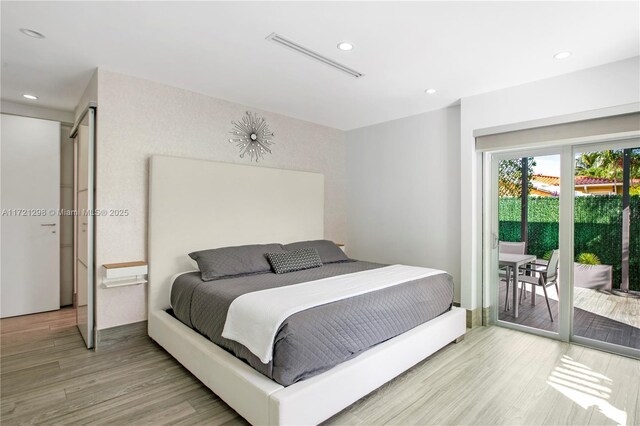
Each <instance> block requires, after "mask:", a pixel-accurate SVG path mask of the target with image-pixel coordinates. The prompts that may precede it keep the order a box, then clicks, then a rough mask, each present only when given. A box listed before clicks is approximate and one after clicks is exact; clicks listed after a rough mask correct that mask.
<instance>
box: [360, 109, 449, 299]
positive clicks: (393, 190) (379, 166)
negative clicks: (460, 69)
mask: <svg viewBox="0 0 640 426" xmlns="http://www.w3.org/2000/svg"><path fill="white" fill-rule="evenodd" d="M459 141H460V108H459V107H450V108H446V109H441V110H437V111H433V112H428V113H425V114H420V115H416V116H412V117H407V118H403V119H399V120H394V121H390V122H387V123H382V124H378V125H374V126H369V127H364V128H361V129H357V130H353V131H350V132H348V133H347V147H348V148H347V163H348V172H347V176H348V217H349V232H348V241H349V244H348V246H347V253H348V254H349V256H351V257H354V258H357V259H362V260H369V261H374V262H382V263H404V264H409V265H418V266H427V267H433V268H438V269H444V270H446V271H448V272H449V273H451V275H452V276H453V278H454V282H455V289H456V291H455V300H456V301H458V300H460V299H459V294H460V197H459V188H460V143H459Z"/></svg>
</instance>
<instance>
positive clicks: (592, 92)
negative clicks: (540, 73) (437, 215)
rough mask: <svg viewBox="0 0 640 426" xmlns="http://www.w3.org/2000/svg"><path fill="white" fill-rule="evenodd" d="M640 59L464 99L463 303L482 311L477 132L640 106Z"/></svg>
mask: <svg viewBox="0 0 640 426" xmlns="http://www.w3.org/2000/svg"><path fill="white" fill-rule="evenodd" d="M639 76H640V58H638V57H635V58H631V59H627V60H624V61H619V62H614V63H611V64H606V65H602V66H599V67H595V68H590V69H586V70H582V71H578V72H574V73H570V74H565V75H561V76H558V77H554V78H549V79H545V80H540V81H536V82H533V83H528V84H523V85H520V86H516V87H511V88H507V89H503V90H498V91H494V92H490V93H485V94H481V95H476V96H471V97H467V98H463V99H462V101H461V124H460V127H461V131H460V132H461V133H460V136H461V137H460V154H461V156H460V169H461V172H460V177H461V180H460V207H461V212H462V215H461V219H462V220H461V235H460V242H461V253H460V258H461V262H462V263H461V272H462V274H461V282H462V287H461V291H462V292H461V303H462V306H463V307H465V308H467V309H475V308H477V307H480V306H482V291H481V288H482V287H481V286H482V246H481V244H482V241H481V239H482V190H481V182H482V163H481V156H480V155H479V154H477V153H476V151H475V139H474V137H473V131H474V130H476V129H482V128H487V127H493V126H501V125H507V124H513V123H519V122H523V121H530V120H537V119H542V118H549V117H555V116H560V115H566V114H574V113H579V112H584V111H590V110H595V109H602V108H609V107H616V106H620V105H626V104H630V103H633V102H638V101H640V78H639Z"/></svg>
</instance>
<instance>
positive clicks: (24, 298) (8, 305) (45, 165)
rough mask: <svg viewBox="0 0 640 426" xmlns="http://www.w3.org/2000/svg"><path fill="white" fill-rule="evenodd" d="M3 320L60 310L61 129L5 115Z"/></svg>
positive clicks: (3, 161) (2, 198)
mask: <svg viewBox="0 0 640 426" xmlns="http://www.w3.org/2000/svg"><path fill="white" fill-rule="evenodd" d="M1 164H2V173H1V175H2V183H1V187H2V196H1V200H2V201H1V203H2V206H1V208H2V221H1V234H2V238H1V242H2V244H1V259H2V261H1V263H2V268H1V269H2V272H1V293H2V294H1V299H2V302H1V312H0V316H1V317H2V318H5V317H12V316H16V315H25V314H32V313H35V312H44V311H51V310H55V309H59V308H60V234H59V227H60V226H59V216H58V209H59V206H60V123H57V122H54V121H47V120H38V119H34V118H27V117H18V116H11V115H5V114H2V150H1Z"/></svg>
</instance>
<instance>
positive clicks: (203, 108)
mask: <svg viewBox="0 0 640 426" xmlns="http://www.w3.org/2000/svg"><path fill="white" fill-rule="evenodd" d="M97 89H98V90H97V92H98V119H97V123H98V127H97V129H98V130H97V133H98V145H97V176H96V184H97V198H96V208H98V209H128V210H129V215H128V216H125V217H98V218H97V220H96V265H97V293H96V326H97V328H98V329H104V328H109V327H114V326H117V325H121V324H127V323H133V322H138V321H143V320H145V319H146V285H138V286H129V287H119V288H110V289H104V288H102V286H101V281H102V268H101V266H102V265H103V264H105V263H111V262H123V261H130V260H145V259H147V213H148V212H147V189H148V182H147V180H148V179H147V173H148V160H149V157H150V156H151V155H154V154H162V155H172V156H179V157H189V158H199V159H205V160H213V161H223V162H230V163H242V164H249V161H248V159H247V158H244V159H241V158H239V156H238V149H237V148H236V146H235V145H234V144H232V143H229V142H228V139H229V137H230V134H229V131H230V130H231V128H232V125H231V121H235V120H239V119H240V118H241V117H242V115H243V114H244V113H245V111H253V112H257V113H258V114H259V115H261V116H264V117H265V119H266V120H267V121H268V122H269V126H270V128H271V130H272V131H273V132H274V133H275V138H274V141H275V145H274V146H272V151H273V154H271V155H267V156H266V157H265V158H264V161H263V160H261V161H260V163H258V165H259V166H264V167H275V168H283V169H291V170H303V171H311V172H319V173H323V174H324V175H325V236H326V237H327V238H329V239H332V240H335V241H337V242H345V238H346V183H345V174H346V148H345V140H344V138H345V135H344V133H343V132H342V131H339V130H336V129H332V128H328V127H324V126H320V125H317V124H313V123H309V122H305V121H301V120H297V119H293V118H290V117H286V116H282V115H279V114H275V113H270V112H266V111H260V110H256V109H254V108H249V107H246V106H243V105H239V104H235V103H231V102H227V101H223V100H220V99H214V98H211V97H208V96H204V95H201V94H197V93H193V92H190V91H187V90H182V89H178V88H175V87H170V86H166V85H163V84H159V83H155V82H152V81H148V80H143V79H139V78H135V77H131V76H126V75H122V74H117V73H113V72H109V71H105V70H102V69H100V70H98V85H97ZM254 164H255V163H254ZM228 184H229V185H230V186H233V182H228ZM256 184H257V185H259V182H256ZM188 190H189V188H185V191H188ZM203 196H206V194H203ZM184 208H185V209H188V208H189V206H184ZM185 255H186V253H185Z"/></svg>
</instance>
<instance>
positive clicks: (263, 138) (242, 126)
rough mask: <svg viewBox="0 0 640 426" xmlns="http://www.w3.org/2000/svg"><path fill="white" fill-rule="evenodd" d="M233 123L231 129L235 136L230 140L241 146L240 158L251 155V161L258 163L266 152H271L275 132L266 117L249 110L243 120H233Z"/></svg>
mask: <svg viewBox="0 0 640 426" xmlns="http://www.w3.org/2000/svg"><path fill="white" fill-rule="evenodd" d="M231 124H233V126H234V128H233V130H232V131H231V134H232V135H233V136H234V137H233V138H231V139H229V142H232V143H233V142H235V144H236V146H238V148H240V158H244V156H245V155H249V159H250V161H253V160H255V161H256V163H257V162H258V160H259V159H260V158H264V154H266V153H269V154H271V150H270V149H269V147H270V146H271V145H273V132H271V130H269V126H268V125H267V122H266V121H265V119H264V118H262V117H260V118H258V115H257V114H252V113H250V112H249V111H247V112H246V114H245V115H244V117H242V120H241V121H232V122H231Z"/></svg>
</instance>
